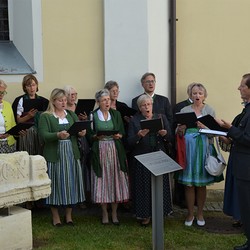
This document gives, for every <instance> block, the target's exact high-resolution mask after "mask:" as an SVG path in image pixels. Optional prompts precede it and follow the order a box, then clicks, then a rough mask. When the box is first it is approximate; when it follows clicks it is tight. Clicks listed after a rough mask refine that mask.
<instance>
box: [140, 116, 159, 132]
mask: <svg viewBox="0 0 250 250" xmlns="http://www.w3.org/2000/svg"><path fill="white" fill-rule="evenodd" d="M140 124H141V129H149V131H150V132H158V131H159V130H161V129H163V126H162V120H161V118H156V119H151V120H141V121H140Z"/></svg>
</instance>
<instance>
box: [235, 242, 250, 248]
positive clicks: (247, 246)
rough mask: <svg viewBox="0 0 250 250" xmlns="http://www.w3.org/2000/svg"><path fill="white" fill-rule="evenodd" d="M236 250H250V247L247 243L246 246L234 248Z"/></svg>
mask: <svg viewBox="0 0 250 250" xmlns="http://www.w3.org/2000/svg"><path fill="white" fill-rule="evenodd" d="M234 250H250V247H249V245H248V244H247V243H245V244H244V245H241V246H236V247H234Z"/></svg>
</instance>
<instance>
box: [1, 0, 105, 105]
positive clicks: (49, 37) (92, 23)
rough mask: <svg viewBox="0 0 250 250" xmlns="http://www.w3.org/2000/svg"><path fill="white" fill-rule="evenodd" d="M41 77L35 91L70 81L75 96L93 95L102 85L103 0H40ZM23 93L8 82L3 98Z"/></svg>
mask: <svg viewBox="0 0 250 250" xmlns="http://www.w3.org/2000/svg"><path fill="white" fill-rule="evenodd" d="M41 2H42V40H43V41H42V42H43V67H44V74H43V81H40V82H39V92H38V94H40V95H42V96H45V97H47V98H49V95H50V93H51V91H52V89H54V88H56V87H59V88H62V87H63V86H64V85H67V84H69V85H72V86H74V87H75V88H76V89H77V91H78V98H94V94H95V92H96V91H97V90H98V89H100V88H102V87H103V85H104V47H103V40H104V39H103V2H102V0H84V1H82V0H72V1H66V0H53V1H51V0H42V1H41ZM21 94H23V92H22V87H21V82H19V83H18V86H17V84H8V95H7V96H6V98H5V99H6V100H8V101H10V102H12V101H13V100H14V98H15V97H16V96H18V95H21Z"/></svg>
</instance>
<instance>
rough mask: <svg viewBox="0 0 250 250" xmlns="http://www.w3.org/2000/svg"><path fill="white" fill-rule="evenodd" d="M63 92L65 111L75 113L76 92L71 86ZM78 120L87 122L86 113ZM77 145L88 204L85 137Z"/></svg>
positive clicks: (88, 159)
mask: <svg viewBox="0 0 250 250" xmlns="http://www.w3.org/2000/svg"><path fill="white" fill-rule="evenodd" d="M63 89H64V91H65V93H66V96H67V110H71V111H73V112H75V111H76V106H77V96H78V94H77V91H76V89H75V88H74V87H73V86H70V85H66V86H64V88H63ZM78 119H79V120H80V121H87V119H88V116H87V114H86V113H84V114H82V113H80V114H79V115H78ZM78 145H79V149H80V154H81V165H82V171H83V179H84V190H85V194H86V202H88V201H89V200H88V199H90V198H89V197H90V166H89V165H90V163H89V161H90V148H89V144H88V141H87V139H86V137H85V136H83V137H80V138H78ZM80 207H81V208H84V207H86V205H85V204H80Z"/></svg>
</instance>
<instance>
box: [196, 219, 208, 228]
mask: <svg viewBox="0 0 250 250" xmlns="http://www.w3.org/2000/svg"><path fill="white" fill-rule="evenodd" d="M205 224H206V222H205V221H204V220H198V219H197V225H198V226H199V227H204V226H205Z"/></svg>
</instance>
